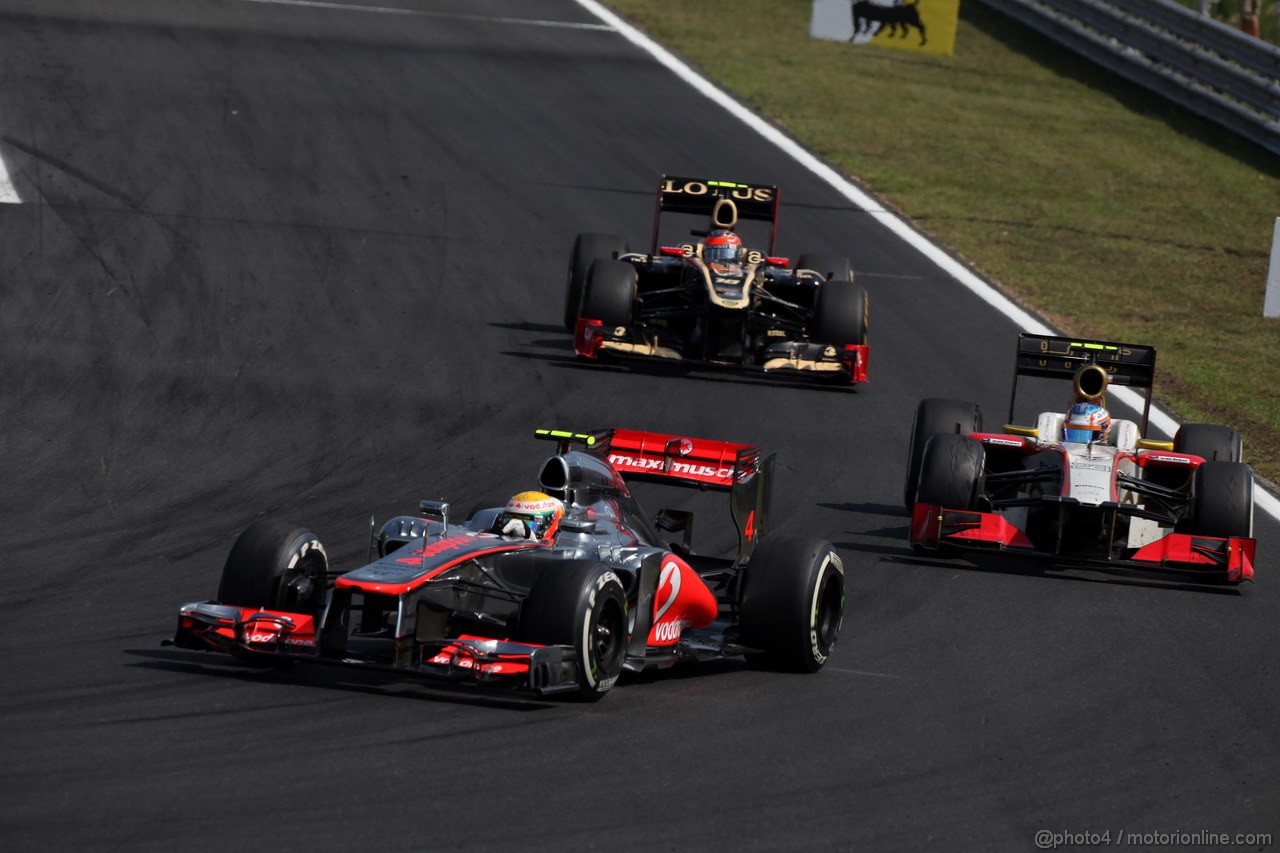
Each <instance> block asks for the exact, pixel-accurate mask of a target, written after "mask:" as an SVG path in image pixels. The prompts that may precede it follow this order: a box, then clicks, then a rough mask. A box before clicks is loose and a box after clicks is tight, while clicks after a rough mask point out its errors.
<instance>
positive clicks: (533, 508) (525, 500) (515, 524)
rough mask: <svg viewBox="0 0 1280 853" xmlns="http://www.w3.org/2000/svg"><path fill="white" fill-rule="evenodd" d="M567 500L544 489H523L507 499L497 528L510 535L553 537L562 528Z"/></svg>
mask: <svg viewBox="0 0 1280 853" xmlns="http://www.w3.org/2000/svg"><path fill="white" fill-rule="evenodd" d="M562 518H564V504H563V503H561V502H560V501H559V500H557V499H556V498H553V497H551V495H548V494H546V493H545V492H532V491H531V492H521V493H520V494H518V495H515V496H513V497H512V498H511V500H509V501H507V505H506V507H505V508H504V509H503V510H502V512H501V513H500V514H499V515H498V520H497V521H496V522H495V523H494V531H495V532H496V533H499V534H501V535H503V536H505V537H507V538H509V539H536V540H541V541H544V542H546V541H550V540H551V539H552V538H553V537H554V536H555V535H556V531H557V530H559V529H560V519H562Z"/></svg>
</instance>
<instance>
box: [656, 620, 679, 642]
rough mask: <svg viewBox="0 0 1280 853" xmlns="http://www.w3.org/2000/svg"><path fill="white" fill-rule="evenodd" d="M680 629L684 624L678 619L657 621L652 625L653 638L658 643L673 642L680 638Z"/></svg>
mask: <svg viewBox="0 0 1280 853" xmlns="http://www.w3.org/2000/svg"><path fill="white" fill-rule="evenodd" d="M682 630H684V626H683V624H682V623H681V621H680V620H679V619H673V620H672V621H670V622H659V623H658V624H657V625H654V626H653V638H654V640H655V641H657V642H659V643H674V642H675V641H676V640H678V639H680V632H681V631H682Z"/></svg>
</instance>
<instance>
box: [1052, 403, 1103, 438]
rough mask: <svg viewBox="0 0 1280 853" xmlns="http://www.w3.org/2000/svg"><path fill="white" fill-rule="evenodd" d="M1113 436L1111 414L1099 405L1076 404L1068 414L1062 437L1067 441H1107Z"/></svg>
mask: <svg viewBox="0 0 1280 853" xmlns="http://www.w3.org/2000/svg"><path fill="white" fill-rule="evenodd" d="M1110 435H1111V414H1110V413H1109V412H1108V411H1107V410H1106V409H1104V408H1102V406H1099V405H1098V404H1097V403H1076V404H1075V405H1074V406H1072V407H1071V410H1070V411H1069V412H1067V418H1066V421H1065V422H1064V423H1063V424H1062V437H1063V439H1064V440H1066V441H1078V442H1080V443H1081V444H1083V443H1085V442H1094V441H1098V442H1102V441H1106V440H1107V437H1108V436H1110Z"/></svg>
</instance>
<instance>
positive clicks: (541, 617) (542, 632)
mask: <svg viewBox="0 0 1280 853" xmlns="http://www.w3.org/2000/svg"><path fill="white" fill-rule="evenodd" d="M519 624H520V632H519V633H520V638H521V639H522V640H525V641H526V642H530V643H538V644H540V645H545V646H551V645H565V646H571V647H572V648H573V650H574V652H575V654H576V656H577V659H578V695H579V696H580V697H582V698H583V699H586V700H587V701H591V702H595V701H598V700H599V699H601V698H602V697H603V696H604V694H605V693H607V692H608V691H609V689H610V688H612V687H613V685H614V683H615V682H616V681H617V680H618V676H619V675H621V674H622V664H623V661H624V659H625V656H626V651H627V593H626V590H625V589H624V588H623V586H622V580H621V579H620V578H619V577H618V575H617V573H616V572H614V571H613V569H611V568H609V567H608V566H605V565H603V564H601V563H596V562H592V561H590V560H572V561H568V562H564V563H560V564H558V565H554V566H550V567H549V568H548V569H547V570H546V571H544V572H542V574H541V575H539V577H538V579H537V580H536V581H534V583H533V588H532V589H530V590H529V596H528V597H527V598H526V599H525V600H524V604H523V605H522V606H521V608H520V623H519Z"/></svg>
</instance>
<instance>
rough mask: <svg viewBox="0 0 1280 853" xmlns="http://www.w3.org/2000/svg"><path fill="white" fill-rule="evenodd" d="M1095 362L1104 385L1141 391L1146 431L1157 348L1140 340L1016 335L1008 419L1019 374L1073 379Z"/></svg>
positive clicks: (1010, 414)
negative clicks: (1104, 377)
mask: <svg viewBox="0 0 1280 853" xmlns="http://www.w3.org/2000/svg"><path fill="white" fill-rule="evenodd" d="M1091 364H1096V365H1097V366H1098V367H1101V368H1102V369H1103V370H1104V371H1105V372H1106V374H1107V383H1106V384H1107V385H1127V386H1129V387H1130V388H1136V389H1138V390H1140V391H1143V392H1144V393H1143V394H1142V397H1143V400H1144V405H1143V408H1142V434H1143V435H1146V434H1147V419H1148V416H1149V415H1150V413H1151V386H1152V385H1153V384H1155V376H1156V348H1155V347H1151V346H1144V345H1142V344H1122V343H1115V342H1113V341H1090V340H1085V339H1083V338H1063V337H1056V336H1054V335H1033V334H1029V333H1025V332H1024V333H1023V334H1021V335H1019V336H1018V354H1017V358H1016V360H1015V361H1014V367H1013V390H1012V392H1011V393H1010V395H1009V421H1010V422H1013V404H1014V401H1015V400H1016V399H1017V396H1018V377H1019V376H1040V377H1044V378H1048V379H1065V380H1067V381H1069V382H1070V381H1072V380H1074V379H1075V376H1076V373H1077V372H1078V371H1079V370H1080V368H1082V367H1086V366H1088V365H1091Z"/></svg>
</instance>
